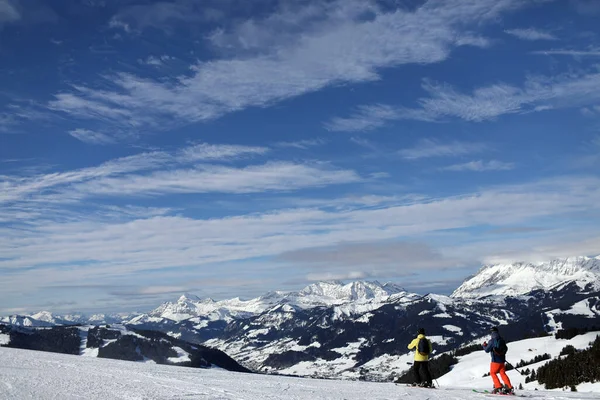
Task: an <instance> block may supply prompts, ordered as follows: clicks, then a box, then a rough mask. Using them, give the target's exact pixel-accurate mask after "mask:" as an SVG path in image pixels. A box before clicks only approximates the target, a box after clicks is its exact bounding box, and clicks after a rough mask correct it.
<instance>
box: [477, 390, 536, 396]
mask: <svg viewBox="0 0 600 400" xmlns="http://www.w3.org/2000/svg"><path fill="white" fill-rule="evenodd" d="M472 390H473V391H474V392H475V393H480V394H484V395H487V396H516V397H531V396H526V395H524V394H517V393H512V394H506V393H492V392H490V391H489V390H477V389H472Z"/></svg>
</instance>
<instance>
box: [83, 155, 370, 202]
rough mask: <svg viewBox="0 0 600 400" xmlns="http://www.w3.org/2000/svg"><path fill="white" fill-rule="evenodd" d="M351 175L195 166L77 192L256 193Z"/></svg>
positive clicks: (290, 166) (279, 165)
mask: <svg viewBox="0 0 600 400" xmlns="http://www.w3.org/2000/svg"><path fill="white" fill-rule="evenodd" d="M360 179H361V178H360V177H359V176H358V175H357V174H356V173H355V172H353V171H349V170H337V169H332V168H329V167H327V166H326V165H323V164H321V165H320V164H316V165H303V164H294V163H288V162H269V163H267V164H263V165H255V166H248V167H244V168H231V167H224V166H211V165H209V166H198V167H196V168H193V169H178V170H170V171H157V172H153V173H151V174H145V175H130V176H126V177H114V178H113V177H106V178H102V179H97V180H94V181H90V182H86V183H82V184H80V185H79V186H78V187H76V188H75V189H76V190H77V192H79V193H82V194H85V195H86V196H91V195H103V196H104V195H112V196H148V195H160V194H167V193H259V192H267V191H289V190H298V189H302V188H309V187H323V186H328V185H335V184H342V183H352V182H358V181H360Z"/></svg>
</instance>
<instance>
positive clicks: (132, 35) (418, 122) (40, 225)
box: [0, 0, 600, 314]
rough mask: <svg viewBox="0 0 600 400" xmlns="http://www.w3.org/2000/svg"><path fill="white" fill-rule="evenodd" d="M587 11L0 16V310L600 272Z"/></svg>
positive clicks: (457, 3) (165, 7)
mask: <svg viewBox="0 0 600 400" xmlns="http://www.w3.org/2000/svg"><path fill="white" fill-rule="evenodd" d="M599 18H600V4H599V3H598V2H596V1H592V0H589V1H586V0H579V1H577V0H573V1H566V0H565V1H558V0H557V1H551V0H531V1H527V2H525V1H522V0H462V1H461V0H444V1H442V0H430V1H421V0H395V1H394V0H378V1H368V0H328V1H317V0H298V1H276V0H260V1H259V0H255V1H245V0H218V1H217V0H214V1H212V0H204V1H192V0H176V1H161V2H152V1H137V0H136V1H134V0H126V1H123V0H120V1H116V0H103V1H101V0H70V1H68V0H64V1H60V2H44V1H41V0H0V60H1V64H0V72H1V73H0V188H1V189H2V190H1V191H0V238H1V239H0V278H1V279H0V313H4V314H7V313H17V312H27V311H38V310H40V309H48V310H50V311H54V312H59V313H60V312H67V311H74V310H79V311H84V312H85V311H87V312H96V311H121V310H132V309H138V310H146V309H149V308H153V307H154V306H156V305H158V304H159V303H160V302H161V301H164V300H168V299H174V298H175V297H176V296H177V295H179V294H180V293H181V292H184V291H189V292H192V293H194V294H196V295H198V296H201V297H205V296H210V297H213V298H216V299H223V298H230V297H237V296H240V297H242V298H248V297H253V296H257V295H260V294H262V293H264V292H266V291H269V290H294V289H300V288H302V287H303V286H305V285H307V284H310V283H312V282H315V281H319V280H329V279H340V280H356V279H364V280H374V279H377V280H380V281H382V282H385V281H393V282H396V283H399V284H401V285H403V286H404V287H406V288H407V289H408V290H412V291H415V292H418V293H427V292H435V293H445V294H448V293H450V292H451V291H452V289H454V288H455V287H456V286H457V285H458V284H459V283H460V282H461V281H462V280H464V279H465V278H466V277H467V276H468V275H470V274H473V273H474V272H476V271H477V269H478V268H479V267H480V266H481V265H482V264H484V263H492V262H510V261H514V260H525V261H539V260H546V259H550V258H554V257H565V256H575V255H597V254H600V231H599V230H598V222H600V205H599V204H600V174H599V173H598V171H600V40H599V39H600V27H599V26H598V24H597V21H598V19H599Z"/></svg>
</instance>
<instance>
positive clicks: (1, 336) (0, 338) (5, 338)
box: [0, 333, 10, 346]
mask: <svg viewBox="0 0 600 400" xmlns="http://www.w3.org/2000/svg"><path fill="white" fill-rule="evenodd" d="M8 342H10V336H9V335H8V334H7V333H0V346H2V345H3V344H8Z"/></svg>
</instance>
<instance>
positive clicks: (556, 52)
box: [533, 46, 600, 57]
mask: <svg viewBox="0 0 600 400" xmlns="http://www.w3.org/2000/svg"><path fill="white" fill-rule="evenodd" d="M533 54H541V55H546V56H548V55H550V56H572V57H600V47H597V46H590V47H588V48H587V49H585V50H578V49H551V50H538V51H534V52H533Z"/></svg>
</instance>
